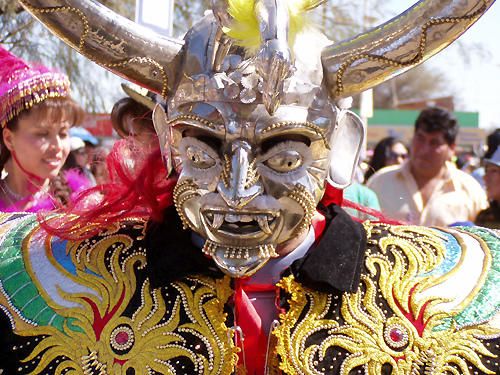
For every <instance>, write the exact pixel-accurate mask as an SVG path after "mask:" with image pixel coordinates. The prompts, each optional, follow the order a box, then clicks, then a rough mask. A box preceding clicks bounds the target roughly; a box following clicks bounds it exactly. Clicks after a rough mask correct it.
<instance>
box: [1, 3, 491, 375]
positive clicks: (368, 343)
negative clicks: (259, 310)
mask: <svg viewBox="0 0 500 375" xmlns="http://www.w3.org/2000/svg"><path fill="white" fill-rule="evenodd" d="M20 2H21V4H22V5H23V6H24V7H25V8H26V9H27V10H28V11H29V12H31V13H32V14H33V15H35V16H36V17H37V18H38V19H39V20H41V21H42V22H43V23H44V24H45V25H46V26H48V27H49V28H50V29H51V30H52V31H54V32H55V33H56V34H57V35H59V36H61V37H62V38H63V39H64V40H65V41H66V42H67V43H69V44H70V45H72V46H73V47H74V48H76V49H77V50H78V51H80V52H81V53H82V54H84V55H85V56H87V57H88V58H90V59H92V60H94V61H96V62H98V63H99V64H101V65H102V66H104V67H106V68H108V69H110V70H112V71H113V72H115V73H117V74H120V75H122V76H125V77H126V78H128V79H130V80H133V81H136V82H138V83H140V84H141V85H142V86H143V87H145V88H148V89H150V90H152V91H154V92H157V93H159V94H161V95H163V97H164V98H165V103H166V105H165V106H161V105H157V106H156V107H155V110H154V113H153V122H154V126H155V130H156V132H157V134H158V138H159V141H160V146H161V152H162V160H163V161H164V164H165V167H166V169H167V170H168V172H169V173H171V174H170V177H169V181H175V182H176V183H175V187H173V188H172V189H171V191H170V193H171V198H172V199H171V202H169V204H166V205H165V207H164V211H163V212H162V215H156V214H155V215H151V216H150V217H148V216H147V215H144V216H140V217H137V218H134V217H132V216H128V218H127V219H126V220H124V219H123V220H109V221H106V220H103V221H101V222H100V226H98V227H95V226H94V227H92V228H91V226H92V225H93V224H90V223H88V222H83V223H82V222H81V221H78V217H79V216H78V215H74V212H73V213H70V214H68V215H67V216H53V217H51V218H50V220H53V221H56V222H60V223H64V222H69V223H74V222H75V223H77V224H78V225H75V226H74V227H71V226H69V228H70V229H71V228H73V229H74V231H75V232H77V234H78V233H83V234H84V233H85V232H88V231H89V230H92V233H94V235H92V236H82V238H81V239H79V238H78V235H76V236H75V235H73V236H72V237H71V238H73V239H72V240H67V239H64V238H66V237H64V236H62V237H59V236H58V235H56V233H57V231H55V232H53V231H50V234H49V232H47V226H45V224H44V225H43V226H40V224H39V223H38V222H37V220H36V217H34V216H29V215H26V214H12V215H7V214H6V215H4V216H2V221H3V224H2V225H1V226H0V230H1V233H0V245H1V247H2V252H1V253H0V286H1V289H0V298H1V300H0V303H1V306H2V310H3V314H2V315H1V316H2V321H1V323H0V324H1V328H0V329H1V330H2V333H4V332H5V334H4V335H1V336H0V348H1V350H2V352H1V354H2V355H3V357H4V358H5V360H4V361H3V362H2V366H3V369H4V370H5V371H4V372H7V373H16V372H18V373H28V374H38V373H49V374H51V373H54V374H71V373H75V374H126V375H130V374H232V373H237V374H244V373H250V374H252V375H255V374H259V375H260V374H357V373H366V374H409V375H410V374H411V375H416V374H475V373H478V374H479V373H481V374H483V373H484V374H494V373H497V372H498V370H499V368H500V365H499V362H498V355H499V354H500V352H499V338H500V313H499V312H500V308H499V307H500V301H499V299H500V293H498V283H499V277H500V276H499V271H500V270H499V269H498V264H500V263H499V262H498V260H497V258H498V257H499V256H500V255H499V253H498V252H499V251H500V248H499V241H498V233H497V232H494V231H491V230H487V229H478V228H474V229H470V228H462V229H460V228H454V229H437V228H422V227H416V226H401V225H399V226H391V225H388V224H381V223H370V222H365V223H364V224H361V223H358V222H355V221H353V220H352V219H351V217H350V216H348V215H347V214H346V213H345V212H344V211H343V210H342V209H340V208H339V206H338V205H337V204H335V203H332V201H331V200H330V201H328V200H325V197H326V198H332V197H333V196H336V197H337V198H338V199H337V200H333V202H337V203H339V202H340V200H341V189H343V188H345V187H346V186H348V185H349V184H350V182H351V180H352V175H353V173H354V167H355V165H356V163H357V160H358V157H359V153H360V149H361V145H362V143H363V138H364V134H365V130H364V128H363V124H362V122H361V121H360V120H359V118H358V117H357V116H356V115H355V114H354V113H353V112H352V111H350V110H349V101H348V100H346V96H348V95H351V94H354V93H357V92H359V91H362V90H364V89H367V88H369V87H373V86H374V85H376V84H378V83H380V82H382V81H384V80H386V79H388V78H390V77H392V76H394V75H396V74H399V73H401V72H403V71H405V70H407V69H409V68H411V67H413V66H414V65H416V64H418V63H420V62H422V61H424V60H425V59H427V58H429V57H430V56H431V55H433V54H434V53H436V52H438V51H439V50H441V49H442V48H444V47H445V46H446V45H447V44H449V43H450V42H451V41H452V40H454V39H456V38H457V37H458V36H459V35H460V34H461V33H463V32H464V31H465V30H466V29H467V28H468V27H469V26H470V25H471V24H472V23H473V22H475V21H476V20H477V19H478V18H479V17H480V15H482V14H483V13H484V12H485V11H486V10H487V9H488V7H489V6H491V4H492V1H474V0H470V1H454V0H450V1H448V2H431V1H425V0H424V1H421V2H419V3H417V4H416V5H415V6H414V7H412V8H410V9H409V10H408V11H407V12H405V13H403V14H402V15H400V16H398V17H396V18H395V19H393V20H391V21H389V22H388V23H386V24H384V25H381V26H379V27H378V28H375V29H373V30H370V31H368V32H366V33H365V34H363V35H360V36H357V37H354V38H352V39H350V40H347V41H345V42H343V43H337V44H335V43H333V44H332V43H331V42H330V41H328V40H327V39H326V38H325V37H324V36H322V35H321V34H320V33H319V32H317V31H314V30H311V29H310V28H308V27H307V23H306V22H303V19H302V18H303V14H304V13H305V12H306V11H307V10H309V9H311V8H312V7H315V6H317V5H318V4H319V3H320V1H314V0H311V1H308V0H300V1H293V2H292V1H290V2H283V1H274V0H256V1H224V0H214V1H212V3H211V5H212V12H211V13H210V12H209V13H208V14H206V15H205V17H204V18H203V19H202V20H200V21H199V22H198V23H197V24H195V25H194V26H193V27H192V28H191V29H190V30H189V32H188V33H187V34H186V36H185V38H184V40H183V41H178V40H173V39H169V38H160V37H157V36H154V35H152V34H151V33H147V32H145V31H144V30H141V29H140V28H138V27H137V26H136V25H133V24H131V23H130V22H127V21H124V20H122V19H120V18H119V17H118V16H116V15H114V14H112V13H111V12H109V10H105V9H104V8H103V7H102V6H100V5H99V4H97V3H95V2H92V1H84V0H58V1H55V0H21V1H20ZM146 167H147V165H146ZM144 181H147V179H146V178H145V179H143V181H140V182H141V183H143V182H144ZM325 181H327V182H328V184H329V186H333V187H334V188H335V190H333V191H335V192H337V193H335V194H333V193H331V194H330V193H329V191H328V189H327V184H326V183H325ZM141 186H142V187H144V188H147V184H146V185H145V184H144V183H143V184H142V185H141ZM325 189H327V190H326V194H325ZM146 195H147V194H145V196H146ZM339 197H340V198H339ZM104 198H106V194H104ZM332 199H333V198H332ZM152 201H153V202H154V203H155V202H156V200H155V199H152ZM122 203H123V201H122ZM117 207H119V208H120V209H121V208H122V207H125V206H124V205H121V206H120V205H118V206H117ZM116 210H117V211H119V209H116ZM100 212H102V210H101V211H100ZM115 217H116V216H115ZM160 217H161V218H160ZM67 228H68V227H66V229H67ZM310 233H314V236H315V239H316V240H314V238H313V239H312V241H311V243H313V244H312V245H311V246H310V248H308V249H306V250H307V251H306V253H305V255H304V256H303V257H298V258H297V259H295V260H294V261H293V262H292V263H291V264H290V266H289V267H287V268H286V269H284V270H283V273H282V274H281V275H280V280H279V282H278V283H277V285H258V288H257V286H256V285H254V286H253V288H254V289H260V290H262V291H265V292H266V293H268V292H269V291H271V293H272V292H273V291H275V292H276V300H277V309H276V310H275V311H274V315H275V318H276V321H275V322H273V324H272V325H271V327H272V332H270V334H269V335H267V334H266V335H262V334H261V333H262V332H261V331H260V328H259V329H257V328H254V329H252V328H251V327H252V325H251V324H252V323H253V322H254V320H253V319H254V318H255V322H258V318H259V316H255V315H258V314H255V310H256V309H254V310H253V311H252V310H251V308H250V307H251V305H253V304H254V303H253V302H252V301H250V300H249V298H248V295H247V292H249V290H248V289H245V288H248V285H247V284H246V283H247V282H248V281H249V280H252V279H255V278H257V277H258V275H259V272H261V271H264V270H266V266H268V265H271V264H273V263H272V262H273V261H276V260H279V259H282V258H285V257H286V256H287V254H290V253H291V254H293V252H294V251H295V250H297V249H298V248H299V246H300V244H301V243H303V242H304V241H306V240H305V239H308V236H309V234H310ZM197 241H198V242H200V247H201V249H200V247H198V246H196V245H194V243H195V242H197ZM245 314H246V315H245ZM249 327H250V328H249ZM253 327H259V326H258V324H255V325H254V326H253ZM266 333H267V332H266Z"/></svg>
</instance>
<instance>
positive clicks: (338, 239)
mask: <svg viewBox="0 0 500 375" xmlns="http://www.w3.org/2000/svg"><path fill="white" fill-rule="evenodd" d="M319 208H320V210H321V212H322V213H323V214H324V215H325V218H326V227H325V230H324V232H323V236H322V237H321V239H320V240H319V242H318V244H317V246H316V247H314V248H313V249H311V250H309V252H308V253H307V254H306V256H305V257H303V258H302V259H298V260H296V261H295V262H294V263H293V264H292V266H291V272H292V273H293V275H294V276H295V279H296V280H297V281H299V282H300V283H301V284H303V285H305V286H307V287H308V288H311V289H315V290H318V291H322V292H326V293H335V292H336V291H340V292H354V291H355V290H356V289H357V287H358V285H359V279H360V275H361V265H362V263H363V259H364V254H365V249H366V233H365V230H364V228H363V225H362V224H360V223H358V222H355V221H354V220H352V219H351V217H350V216H349V215H348V214H347V213H346V212H345V211H344V210H342V209H341V208H340V207H339V206H336V205H331V206H328V207H319Z"/></svg>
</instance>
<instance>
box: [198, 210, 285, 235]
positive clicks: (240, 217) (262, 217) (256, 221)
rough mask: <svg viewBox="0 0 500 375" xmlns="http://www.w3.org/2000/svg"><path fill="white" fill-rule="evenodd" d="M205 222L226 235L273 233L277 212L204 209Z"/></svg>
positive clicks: (212, 228) (213, 229)
mask: <svg viewBox="0 0 500 375" xmlns="http://www.w3.org/2000/svg"><path fill="white" fill-rule="evenodd" d="M203 216H204V218H205V222H206V223H207V224H208V225H209V226H210V229H211V230H212V231H217V232H219V233H223V234H227V235H233V236H234V235H239V236H242V235H243V236H251V235H258V234H261V233H265V234H267V235H269V234H272V233H273V229H274V227H275V226H276V223H277V218H278V217H279V212H270V211H269V212H250V211H248V212H244V211H239V212H238V213H235V212H227V211H220V210H212V209H209V210H205V211H204V212H203Z"/></svg>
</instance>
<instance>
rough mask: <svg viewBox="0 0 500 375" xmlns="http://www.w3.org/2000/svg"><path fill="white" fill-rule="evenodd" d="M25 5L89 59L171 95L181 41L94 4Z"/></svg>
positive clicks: (32, 0) (44, 1) (65, 0)
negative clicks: (171, 82) (171, 83)
mask: <svg viewBox="0 0 500 375" xmlns="http://www.w3.org/2000/svg"><path fill="white" fill-rule="evenodd" d="M20 3H21V4H22V6H23V7H24V8H25V9H26V10H27V11H28V12H30V13H31V14H32V15H33V16H34V17H36V18H37V19H38V20H39V21H40V22H42V23H43V24H44V25H45V26H46V27H47V28H48V29H49V30H51V31H52V32H53V33H54V34H55V35H57V36H58V37H59V38H60V39H62V40H63V41H64V42H66V43H67V44H68V45H70V46H71V47H73V48H74V49H76V50H77V51H78V52H80V53H81V54H82V55H84V56H85V57H87V58H88V59H90V60H93V61H95V62H96V63H98V64H99V65H101V66H103V67H105V68H106V69H108V70H110V71H112V72H113V73H115V74H117V75H119V76H121V77H123V78H125V79H127V80H130V81H133V82H135V83H137V84H139V85H141V86H143V87H145V88H147V89H149V90H151V91H154V92H157V93H159V94H162V96H163V97H166V95H167V92H168V90H169V89H170V88H171V87H170V82H169V81H168V78H173V72H174V71H175V60H176V59H175V57H176V56H177V54H178V52H179V51H180V49H181V48H182V45H183V42H182V41H178V40H175V39H171V38H166V37H162V36H160V35H158V34H156V33H154V32H152V31H150V30H148V29H146V28H144V27H142V26H140V25H138V24H136V23H134V22H132V21H129V20H127V19H126V18H124V17H121V16H119V15H117V14H115V13H114V12H113V11H111V10H110V9H108V8H106V7H105V6H103V5H101V4H99V3H97V2H95V1H93V0H20Z"/></svg>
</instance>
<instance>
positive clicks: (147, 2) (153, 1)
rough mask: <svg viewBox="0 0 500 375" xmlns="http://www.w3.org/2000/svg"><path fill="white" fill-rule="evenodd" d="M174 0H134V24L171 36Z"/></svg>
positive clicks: (172, 31)
mask: <svg viewBox="0 0 500 375" xmlns="http://www.w3.org/2000/svg"><path fill="white" fill-rule="evenodd" d="M174 3H175V0H136V3H135V22H137V23H138V24H141V25H143V26H146V27H147V28H149V29H151V30H153V31H155V32H157V33H159V34H162V35H164V36H169V37H171V36H173V33H174Z"/></svg>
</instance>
